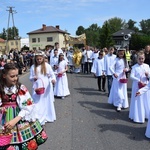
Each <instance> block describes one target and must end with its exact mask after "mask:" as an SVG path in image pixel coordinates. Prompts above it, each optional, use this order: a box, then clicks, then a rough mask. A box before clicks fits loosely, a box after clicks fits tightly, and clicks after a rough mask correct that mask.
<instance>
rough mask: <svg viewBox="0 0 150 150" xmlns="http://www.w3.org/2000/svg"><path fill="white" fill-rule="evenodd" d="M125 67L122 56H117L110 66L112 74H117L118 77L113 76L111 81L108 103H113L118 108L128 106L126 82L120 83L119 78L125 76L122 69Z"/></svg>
mask: <svg viewBox="0 0 150 150" xmlns="http://www.w3.org/2000/svg"><path fill="white" fill-rule="evenodd" d="M125 68H126V65H125V60H124V58H119V57H117V58H116V59H115V60H114V62H113V64H112V65H111V66H110V71H111V73H112V74H117V75H118V77H117V78H115V77H113V82H112V86H111V90H110V95H109V98H108V103H110V104H113V105H114V106H116V107H118V108H128V107H129V104H128V96H127V83H121V82H120V79H122V78H126V76H125V74H124V73H123V70H124V69H125Z"/></svg>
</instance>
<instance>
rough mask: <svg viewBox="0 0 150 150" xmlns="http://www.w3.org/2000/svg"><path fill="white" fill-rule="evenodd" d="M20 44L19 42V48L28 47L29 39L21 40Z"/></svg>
mask: <svg viewBox="0 0 150 150" xmlns="http://www.w3.org/2000/svg"><path fill="white" fill-rule="evenodd" d="M20 42H21V48H22V47H24V46H27V47H29V38H21V39H20Z"/></svg>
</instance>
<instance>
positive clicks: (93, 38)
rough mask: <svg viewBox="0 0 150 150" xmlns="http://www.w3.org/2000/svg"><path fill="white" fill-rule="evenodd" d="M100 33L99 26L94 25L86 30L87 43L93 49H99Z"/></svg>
mask: <svg viewBox="0 0 150 150" xmlns="http://www.w3.org/2000/svg"><path fill="white" fill-rule="evenodd" d="M99 31H100V27H99V26H98V25H97V24H92V25H91V26H89V27H88V28H87V29H86V30H85V34H86V43H87V45H90V46H93V47H99V46H100V43H99Z"/></svg>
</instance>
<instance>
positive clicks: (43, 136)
mask: <svg viewBox="0 0 150 150" xmlns="http://www.w3.org/2000/svg"><path fill="white" fill-rule="evenodd" d="M41 135H42V138H43V139H47V138H48V137H47V134H46V133H45V131H42V134H41Z"/></svg>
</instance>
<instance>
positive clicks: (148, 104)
mask: <svg viewBox="0 0 150 150" xmlns="http://www.w3.org/2000/svg"><path fill="white" fill-rule="evenodd" d="M144 60H145V55H144V52H143V51H140V52H138V55H137V62H138V63H137V64H135V65H134V66H133V67H132V70H131V75H130V77H131V79H132V80H133V83H132V94H131V104H130V111H129V118H130V119H132V120H133V121H134V122H138V123H144V122H145V119H146V118H147V119H148V118H149V112H150V101H149V97H150V91H148V92H146V93H144V94H142V95H140V96H138V97H135V95H136V92H137V91H138V90H139V86H144V85H146V84H148V82H149V65H147V64H145V63H144Z"/></svg>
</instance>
